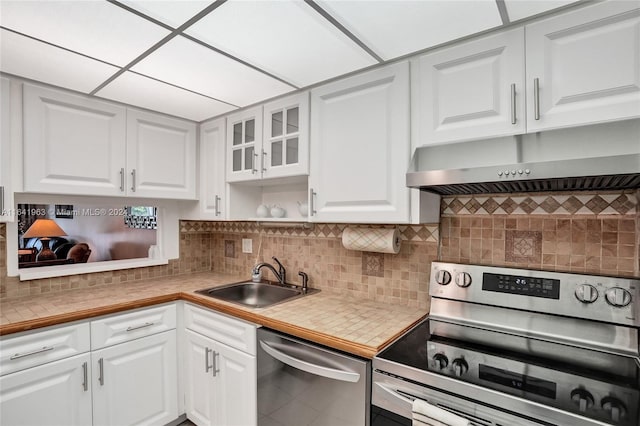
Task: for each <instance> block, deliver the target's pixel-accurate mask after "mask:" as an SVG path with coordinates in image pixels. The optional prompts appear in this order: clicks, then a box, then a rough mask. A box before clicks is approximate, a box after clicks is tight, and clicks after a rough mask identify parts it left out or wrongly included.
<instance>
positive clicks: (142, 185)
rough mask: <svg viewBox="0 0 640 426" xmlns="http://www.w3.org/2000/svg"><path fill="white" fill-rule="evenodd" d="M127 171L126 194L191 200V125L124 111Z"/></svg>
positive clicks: (193, 172) (193, 184)
mask: <svg viewBox="0 0 640 426" xmlns="http://www.w3.org/2000/svg"><path fill="white" fill-rule="evenodd" d="M127 168H128V170H127V192H128V194H129V195H133V196H136V197H153V198H173V199H195V198H196V125H195V123H192V122H189V121H184V120H178V119H174V118H169V117H164V116H161V115H158V114H151V113H148V112H144V111H138V110H133V109H128V110H127Z"/></svg>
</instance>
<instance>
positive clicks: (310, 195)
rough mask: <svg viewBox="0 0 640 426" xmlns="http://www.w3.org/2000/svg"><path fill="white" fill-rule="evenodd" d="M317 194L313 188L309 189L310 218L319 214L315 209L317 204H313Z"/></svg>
mask: <svg viewBox="0 0 640 426" xmlns="http://www.w3.org/2000/svg"><path fill="white" fill-rule="evenodd" d="M316 194H317V193H316V192H315V191H314V190H313V188H309V216H313V215H314V214H316V213H318V212H317V211H316V208H315V203H314V202H313V197H315V196H316Z"/></svg>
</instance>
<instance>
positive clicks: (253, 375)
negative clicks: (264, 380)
mask: <svg viewBox="0 0 640 426" xmlns="http://www.w3.org/2000/svg"><path fill="white" fill-rule="evenodd" d="M214 369H216V370H217V371H216V377H215V381H216V384H215V388H214V389H215V398H214V400H215V406H214V415H213V417H214V421H213V424H215V425H219V426H251V425H256V424H257V421H258V420H257V416H258V406H257V400H258V395H257V392H258V389H257V380H258V379H257V366H256V357H255V356H251V355H247V354H245V353H244V352H240V351H238V350H236V349H233V348H231V347H229V346H227V345H223V344H222V343H217V344H216V346H215V349H214Z"/></svg>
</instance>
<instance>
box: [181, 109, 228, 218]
mask: <svg viewBox="0 0 640 426" xmlns="http://www.w3.org/2000/svg"><path fill="white" fill-rule="evenodd" d="M226 136H227V135H226V120H225V119H224V118H219V119H216V120H213V121H208V122H206V123H204V124H201V125H200V154H199V155H198V161H199V164H200V170H199V176H200V181H199V184H200V186H199V192H198V193H199V197H198V199H199V203H198V204H197V205H196V206H194V208H193V209H192V210H191V211H189V212H187V216H186V218H188V219H209V220H224V219H226V218H227V208H226V203H227V201H228V199H227V190H226V188H227V185H226V182H225V176H226V171H225V163H226V161H225V143H226V142H225V140H226Z"/></svg>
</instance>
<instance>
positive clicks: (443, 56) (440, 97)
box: [412, 28, 525, 146]
mask: <svg viewBox="0 0 640 426" xmlns="http://www.w3.org/2000/svg"><path fill="white" fill-rule="evenodd" d="M412 79H413V81H412V83H413V90H414V93H416V94H417V96H414V97H413V102H414V116H413V118H414V122H415V130H416V134H415V135H414V145H415V146H422V145H430V144H437V143H443V142H448V141H460V140H466V139H477V138H482V137H487V136H497V135H513V134H518V133H523V132H524V131H525V112H524V105H525V99H524V94H525V93H524V92H525V90H524V30H523V29H522V28H518V29H514V30H510V31H506V32H503V33H499V34H495V35H492V36H489V37H484V38H481V39H479V40H474V41H470V42H467V43H464V44H461V45H458V46H454V47H451V48H448V49H444V50H440V51H438V52H434V53H431V54H427V55H423V56H421V57H419V58H416V59H415V60H413V61H412Z"/></svg>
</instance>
